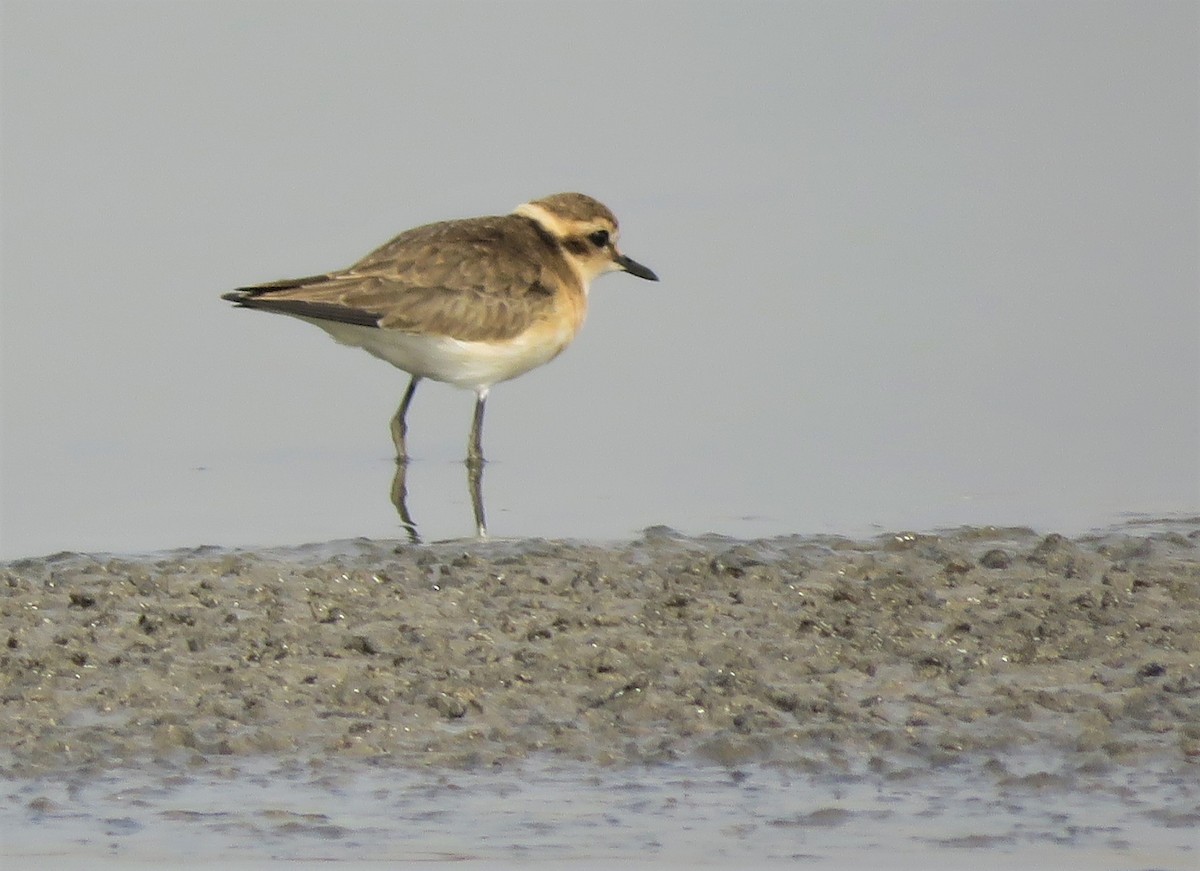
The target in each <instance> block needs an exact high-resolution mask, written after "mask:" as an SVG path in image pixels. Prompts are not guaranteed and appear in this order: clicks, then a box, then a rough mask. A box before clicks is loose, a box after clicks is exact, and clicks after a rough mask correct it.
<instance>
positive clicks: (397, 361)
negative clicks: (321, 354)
mask: <svg viewBox="0 0 1200 871" xmlns="http://www.w3.org/2000/svg"><path fill="white" fill-rule="evenodd" d="M300 320H303V321H308V322H309V323H310V324H314V325H316V326H318V327H320V328H321V329H323V330H324V331H325V332H327V333H329V335H331V336H333V338H334V339H335V340H336V341H338V342H340V343H341V344H343V345H353V346H354V347H357V348H362V349H363V350H364V351H366V352H367V353H369V354H373V355H374V356H376V357H378V358H379V359H381V360H386V361H387V362H389V363H391V364H392V365H393V366H395V367H396V368H398V369H403V370H404V371H405V372H408V373H409V374H411V375H418V376H420V377H421V378H429V379H432V380H434V381H443V382H445V383H447V384H453V385H455V386H456V387H465V388H468V389H470V390H476V391H478V390H482V389H486V388H488V387H491V386H492V385H493V384H498V383H499V382H501V381H508V380H509V379H510V378H516V377H517V376H518V375H524V374H525V373H526V372H528V371H529V370H530V369H535V368H537V367H538V366H541V365H543V364H545V363H549V362H550V361H551V360H553V359H554V358H555V357H557V356H558V355H559V353H561V352H562V350H563V348H565V347H566V346H567V345H568V344H569V343H570V341H571V339H572V338H573V335H572V334H571V332H570V331H569V330H567V329H566V328H564V329H563V330H562V331H561V332H548V331H544V330H539V331H537V333H536V334H535V333H534V332H532V331H531V332H528V333H525V334H524V335H523V336H518V337H517V338H516V339H510V340H509V341H506V342H464V341H462V340H460V339H450V338H445V337H440V336H422V335H418V334H415V333H406V332H403V331H401V330H385V329H381V328H379V327H364V326H359V325H357V324H342V323H338V322H336V321H325V320H317V319H315V318H300Z"/></svg>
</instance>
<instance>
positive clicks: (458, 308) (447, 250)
mask: <svg viewBox="0 0 1200 871" xmlns="http://www.w3.org/2000/svg"><path fill="white" fill-rule="evenodd" d="M573 280H574V277H573V276H572V275H571V273H570V270H569V268H568V267H567V265H566V262H565V260H564V259H563V257H562V254H561V252H560V251H559V249H558V247H557V243H555V242H554V240H552V239H550V238H548V237H546V236H545V235H544V234H542V233H541V232H539V230H538V229H537V228H536V225H534V224H533V223H532V222H530V221H526V220H525V219H523V218H519V217H513V216H504V217H496V218H482V219H476V220H469V221H446V222H442V223H439V224H429V225H426V226H424V227H417V228H415V229H412V230H408V231H407V232H404V233H401V234H400V235H399V236H397V237H396V238H394V239H392V240H391V241H390V242H388V243H386V244H385V245H383V246H381V247H380V248H378V249H376V250H375V251H373V252H371V253H370V254H368V255H367V256H366V257H364V258H363V259H362V260H359V261H358V262H357V263H355V264H354V265H353V266H351V267H350V268H349V269H347V270H345V271H343V272H335V273H330V274H328V275H316V276H309V277H307V278H302V279H291V280H283V281H274V282H270V283H268V284H262V285H256V286H254V287H244V288H240V289H239V290H237V291H235V292H233V293H231V294H226V296H225V298H226V299H231V300H232V301H234V302H236V303H238V304H239V305H241V306H244V307H246V308H259V309H264V310H267V311H275V312H280V313H283V314H291V315H296V316H299V317H311V318H318V319H323V320H332V321H340V322H342V323H351V324H361V325H366V326H378V327H381V328H384V329H393V330H403V331H405V332H411V333H420V334H437V335H445V336H451V337H453V338H456V339H461V340H464V341H502V340H504V339H510V338H513V337H515V336H517V335H520V334H521V333H522V332H524V331H525V330H527V329H529V328H530V327H531V326H532V325H533V324H535V323H536V322H537V321H538V320H540V319H542V318H544V317H548V316H549V315H550V313H551V312H552V311H553V309H554V305H555V301H554V292H553V288H554V287H555V286H557V285H558V284H560V283H562V282H564V281H566V282H570V281H573Z"/></svg>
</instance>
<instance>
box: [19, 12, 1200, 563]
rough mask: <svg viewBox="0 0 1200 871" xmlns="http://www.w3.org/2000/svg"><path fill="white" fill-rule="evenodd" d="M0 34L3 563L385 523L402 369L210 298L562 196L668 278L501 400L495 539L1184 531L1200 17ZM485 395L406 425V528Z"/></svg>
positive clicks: (869, 15)
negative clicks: (1164, 516)
mask: <svg viewBox="0 0 1200 871" xmlns="http://www.w3.org/2000/svg"><path fill="white" fill-rule="evenodd" d="M693 7H694V8H693ZM3 9H4V12H3V15H4V27H3V28H0V31H2V38H3V39H4V45H3V52H0V54H2V55H3V61H4V64H5V75H4V82H5V84H4V117H5V122H6V123H5V125H4V137H5V138H4V197H3V203H2V206H3V210H4V220H3V224H2V227H0V229H2V231H3V233H4V238H3V252H4V256H3V258H0V270H2V275H0V292H2V293H3V318H0V331H2V335H0V377H2V379H3V385H2V387H3V414H2V415H0V446H2V451H0V476H2V478H3V486H2V487H0V558H17V557H26V556H32V555H36V554H45V553H51V552H54V551H58V550H64V549H72V550H82V551H89V552H90V551H108V552H115V553H128V552H131V551H144V550H157V549H162V548H170V547H188V546H196V545H200V544H217V545H223V546H249V545H254V546H264V545H265V546H272V545H281V544H298V543H301V542H305V541H327V540H330V539H337V538H347V537H353V536H369V537H372V538H388V537H394V536H397V535H400V534H402V530H401V527H400V523H399V519H398V517H397V515H396V512H395V511H394V510H393V509H392V506H391V504H390V501H389V496H388V494H389V485H390V481H391V477H392V470H393V464H392V462H391V459H390V454H391V451H392V447H391V441H390V438H389V435H388V420H389V418H390V417H391V415H392V413H393V412H394V410H395V407H396V404H397V403H398V402H399V399H400V396H401V393H402V392H403V390H404V386H405V384H406V382H407V378H406V376H405V375H404V374H403V373H401V372H399V371H397V370H394V369H393V368H392V367H390V366H388V365H386V364H384V363H382V362H380V361H378V360H375V359H372V358H370V357H369V356H368V355H366V354H364V353H362V352H361V351H358V350H354V349H348V348H344V347H339V346H337V345H335V343H333V342H332V341H330V340H329V338H328V337H327V336H325V335H324V334H323V333H321V331H320V330H317V329H315V328H313V327H311V326H310V325H308V324H304V323H300V322H298V321H294V320H291V319H287V318H279V317H274V316H268V315H262V314H258V313H254V312H246V311H236V310H234V309H232V308H231V307H230V305H229V304H228V303H227V302H223V301H222V300H221V299H220V298H219V297H220V294H222V293H224V292H226V291H228V290H230V289H232V288H234V287H237V286H239V285H244V284H247V283H254V282H261V281H267V280H271V279H275V278H280V277H284V276H295V275H310V274H314V273H317V272H321V271H324V270H327V269H332V268H337V267H340V266H343V265H346V264H348V263H351V262H353V261H354V260H355V259H357V258H358V257H360V256H362V255H363V254H364V253H366V252H367V251H368V250H370V249H371V248H374V247H375V246H376V245H379V244H381V243H383V242H384V241H386V240H387V239H388V238H390V237H391V236H392V235H394V234H395V233H397V232H399V231H400V230H402V229H404V228H406V227H411V226H414V225H417V224H421V223H424V222H427V221H433V220H440V219H443V218H453V217H462V216H468V215H478V214H494V213H498V212H505V211H507V210H509V209H511V208H513V207H514V206H515V205H516V204H517V203H520V202H523V201H526V200H528V199H530V198H532V197H537V196H542V195H545V194H547V193H550V192H552V191H555V190H563V189H580V190H583V191H585V192H587V193H590V194H593V195H595V196H597V197H599V198H600V199H601V200H603V201H604V202H605V203H606V204H608V205H609V206H611V207H612V208H613V210H614V211H615V212H616V214H617V215H618V216H619V217H620V219H621V226H622V235H621V245H622V249H623V250H624V251H626V252H627V253H628V254H630V256H633V257H635V258H637V259H638V260H639V261H640V262H644V263H646V264H648V265H649V266H651V267H653V268H654V269H655V270H656V271H657V272H658V274H659V275H660V277H661V278H662V281H661V282H660V283H657V284H650V283H647V282H643V281H639V280H637V279H634V278H630V277H629V276H621V275H609V276H605V277H604V278H602V279H601V280H599V281H597V282H596V286H595V288H594V289H593V291H592V294H591V301H590V307H589V314H588V322H587V324H586V326H585V328H584V330H583V331H582V332H581V334H580V336H579V338H578V339H577V340H576V341H575V343H574V344H573V345H572V346H571V348H569V349H568V350H567V352H566V353H564V354H563V355H562V357H561V358H559V359H557V360H555V361H554V362H553V363H551V364H550V365H548V366H545V367H543V368H541V369H538V370H536V371H535V372H532V373H530V374H528V375H527V376H524V377H522V378H520V379H518V380H516V381H513V382H509V383H505V384H501V385H498V386H497V387H496V388H495V390H494V391H493V392H492V394H491V396H490V398H489V401H488V411H487V420H486V424H485V430H484V442H485V444H484V447H485V451H486V453H487V455H488V457H489V459H490V460H491V461H492V462H491V463H490V464H489V465H488V467H487V470H486V474H485V481H484V494H485V497H486V502H487V510H488V519H489V522H490V528H491V531H492V532H493V534H495V535H500V536H544V537H572V538H579V539H590V540H595V539H604V538H617V539H624V538H627V537H629V536H632V535H634V534H636V532H637V531H638V530H640V529H642V528H644V527H646V526H649V525H652V524H666V525H669V526H672V527H674V528H676V529H679V530H681V531H684V532H686V533H690V534H703V533H706V532H711V531H715V532H719V533H722V534H726V535H731V536H735V537H739V538H749V537H758V536H767V535H780V534H790V533H797V532H799V533H837V534H844V535H861V534H865V533H869V532H871V531H879V530H883V529H897V528H902V529H921V530H926V529H931V528H936V527H942V526H956V525H961V524H997V525H1012V524H1020V525H1027V526H1031V527H1033V528H1035V529H1038V530H1040V531H1044V532H1050V531H1057V532H1061V533H1064V534H1077V533H1080V532H1084V531H1087V530H1089V529H1093V528H1096V527H1101V526H1105V525H1108V524H1110V523H1114V522H1117V521H1119V520H1120V519H1122V517H1123V515H1124V514H1125V513H1126V512H1149V513H1152V514H1161V513H1171V512H1189V511H1190V512H1195V511H1197V510H1200V406H1198V405H1197V403H1198V402H1200V367H1198V366H1197V360H1196V353H1195V348H1196V341H1195V340H1196V334H1195V326H1196V323H1197V320H1198V317H1200V311H1198V309H1197V305H1198V300H1200V298H1198V297H1197V294H1196V286H1197V281H1198V276H1197V260H1196V257H1195V239H1196V235H1197V224H1196V221H1197V216H1196V208H1195V204H1196V202H1197V200H1198V198H1200V196H1198V192H1197V181H1196V180H1197V179H1198V178H1200V175H1198V174H1197V173H1196V172H1195V155H1196V153H1197V150H1198V148H1197V141H1196V136H1197V130H1200V125H1198V124H1197V106H1198V105H1200V101H1197V99H1196V93H1195V76H1194V74H1193V73H1194V57H1195V54H1196V51H1195V45H1194V34H1195V27H1194V23H1195V22H1194V16H1193V15H1192V10H1191V8H1190V7H1189V6H1188V5H1187V4H1164V5H1160V6H1159V8H1158V9H1157V14H1155V15H1153V16H1147V15H1144V14H1141V10H1140V9H1139V8H1137V6H1136V5H1131V4H1070V3H1060V4H1045V5H1041V4H1039V8H1038V9H1037V11H1036V14H1032V13H1031V12H1030V10H1029V9H1027V8H1026V7H1025V6H1023V5H1014V4H1003V3H1000V4H995V3H992V4H977V3H962V4H944V5H943V4H891V3H869V2H867V3H841V4H821V3H815V4H810V3H778V4H761V5H760V6H759V7H758V8H757V9H756V14H755V15H753V16H746V15H741V14H740V13H739V12H738V11H737V10H736V9H735V8H734V6H733V5H731V4H724V3H704V4H689V8H688V14H687V15H686V16H680V14H679V10H678V8H677V7H676V5H674V4H669V3H667V4H649V5H647V4H626V5H622V6H621V7H620V9H619V10H614V12H613V14H612V15H611V16H602V17H601V18H600V19H598V17H597V16H596V15H595V14H594V13H593V11H592V9H591V8H590V7H589V6H586V5H583V4H567V5H564V4H561V3H533V2H530V3H520V4H507V3H506V4H495V5H491V4H481V5H479V7H478V8H477V9H475V10H474V11H473V15H474V16H475V20H476V21H477V22H478V25H479V26H478V27H476V28H471V29H467V30H464V28H463V27H462V22H461V16H460V12H459V10H457V9H456V8H455V7H453V6H446V7H443V6H441V5H439V4H428V5H426V6H422V7H421V8H420V9H419V10H418V9H415V8H410V7H409V6H408V5H407V4H401V5H391V4H363V5H361V6H357V7H355V8H354V9H348V8H346V7H345V5H344V4H339V3H328V4H309V5H305V6H304V7H303V8H298V9H296V10H295V11H294V14H293V15H292V16H290V17H289V19H288V22H287V33H288V40H289V41H290V44H292V45H296V46H304V48H303V49H299V50H296V51H291V52H285V53H282V54H280V56H278V57H275V58H272V61H271V63H270V64H268V65H266V66H265V67H264V59H263V52H262V46H263V45H264V44H275V43H276V42H277V40H278V39H279V28H280V26H281V25H280V22H279V20H278V16H277V10H276V8H275V5H274V4H271V3H260V4H251V5H249V6H248V5H247V4H245V3H244V2H240V0H239V2H227V3H221V2H217V0H212V2H208V3H204V4H178V3H160V4H151V5H150V6H146V5H145V4H137V3H120V2H117V3H105V4H86V3H76V4H47V3H6V4H4V7H3ZM601 19H602V20H601ZM1080 33H1087V34H1089V38H1088V39H1087V40H1080V39H1079V38H1078V35H1079V34H1080ZM731 34H735V35H736V38H733V37H731ZM530 39H536V40H537V43H538V46H539V49H538V50H537V51H530V50H529V48H528V41H529V40H530ZM616 46H620V51H619V52H618V51H617V50H616V49H615V47H616ZM1014 57H1020V58H1021V59H1022V61H1021V64H1019V65H1014V64H1012V63H1008V62H1006V59H1009V58H1014ZM1114 57H1120V58H1123V59H1124V62H1123V63H1121V64H1114V63H1112V58H1114ZM215 58H219V59H220V61H219V62H215V61H214V59H215ZM581 58H583V60H582V61H581ZM1002 61H1005V62H1002ZM548 69H553V70H555V71H556V73H555V74H554V75H547V74H546V70H548ZM596 70H603V71H604V73H603V78H604V85H603V87H597V83H596ZM147 71H154V72H153V74H148V72H147ZM1048 83H1053V85H1052V86H1049V85H1048ZM380 95H389V96H388V97H386V98H384V97H380ZM517 95H519V99H517V98H516V96H517ZM581 95H588V96H587V98H586V99H584V98H581ZM389 99H390V100H391V101H392V102H390V103H389V102H388V100H389ZM381 101H382V102H381ZM447 103H448V104H450V105H454V106H456V107H457V108H456V110H455V111H453V112H447V111H445V110H444V106H445V105H446V104H447ZM383 105H388V106H389V107H390V108H389V109H388V110H381V108H380V107H381V106H383ZM98 107H103V111H100V110H99V109H98ZM314 119H320V122H319V123H315V120H314ZM551 126H552V127H553V130H554V133H553V135H552V136H549V137H547V136H546V135H544V133H542V134H541V135H537V136H532V137H531V134H530V131H546V130H547V129H548V128H549V127H551ZM347 131H354V133H353V134H351V135H348V134H347ZM481 133H482V134H484V135H481ZM48 264H53V267H52V268H50V267H49V266H48ZM1155 385H1169V386H1170V389H1165V388H1164V389H1157V388H1155V389H1151V388H1152V387H1154V386H1155ZM472 403H473V400H472V396H471V395H470V394H469V393H466V392H462V391H455V390H452V389H450V388H447V387H444V386H442V385H437V384H424V385H422V388H421V390H420V392H419V393H418V394H417V397H416V401H415V403H414V405H413V407H412V411H411V417H410V424H411V430H410V439H411V448H412V451H413V453H414V455H415V457H416V461H415V462H414V464H413V467H412V470H411V480H410V481H409V496H410V500H409V502H410V505H409V507H410V508H411V510H412V513H413V516H414V517H415V519H416V521H417V523H418V526H419V528H420V529H421V532H422V534H423V536H424V538H425V539H427V540H437V539H442V538H447V537H457V536H462V535H469V534H471V533H472V532H473V529H474V526H473V523H472V518H471V505H470V501H469V498H468V495H467V482H466V476H465V474H464V470H463V467H462V464H461V459H462V457H463V456H464V452H465V443H466V436H467V429H468V427H469V424H470V419H471V410H472Z"/></svg>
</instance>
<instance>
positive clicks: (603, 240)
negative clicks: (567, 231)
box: [588, 230, 608, 248]
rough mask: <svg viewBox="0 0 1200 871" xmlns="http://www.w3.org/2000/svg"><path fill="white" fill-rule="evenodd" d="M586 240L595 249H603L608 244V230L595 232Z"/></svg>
mask: <svg viewBox="0 0 1200 871" xmlns="http://www.w3.org/2000/svg"><path fill="white" fill-rule="evenodd" d="M588 240H589V241H590V242H591V243H592V244H593V245H595V246H596V247H597V248H603V247H604V246H605V245H607V244H608V230H597V231H596V232H595V233H592V234H591V235H590V236H588Z"/></svg>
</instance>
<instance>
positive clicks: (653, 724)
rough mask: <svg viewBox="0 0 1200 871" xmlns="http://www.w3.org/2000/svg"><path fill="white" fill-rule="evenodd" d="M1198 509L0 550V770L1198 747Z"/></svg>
mask: <svg viewBox="0 0 1200 871" xmlns="http://www.w3.org/2000/svg"><path fill="white" fill-rule="evenodd" d="M1198 548H1200V518H1198V519H1191V520H1186V521H1174V522H1171V523H1166V524H1160V525H1158V526H1153V527H1151V526H1147V527H1144V528H1139V527H1130V528H1127V529H1123V530H1121V531H1118V532H1113V533H1109V534H1104V535H1096V536H1090V537H1082V538H1078V539H1074V540H1072V539H1067V538H1063V537H1062V536H1058V535H1042V534H1037V533H1034V532H1033V531H1031V530H1027V529H995V528H969V529H959V530H953V531H949V532H945V533H939V534H936V535H920V534H897V535H887V536H882V537H880V538H877V539H873V540H868V541H853V540H849V539H843V538H836V537H820V538H810V537H789V538H777V539H770V540H762V541H750V542H739V541H732V540H729V539H724V538H720V537H715V536H713V537H704V538H688V537H684V536H681V535H679V534H676V533H674V532H672V531H671V530H669V529H665V528H652V529H649V530H647V531H646V532H645V533H644V534H643V535H642V536H641V537H640V538H639V539H637V540H635V541H632V542H629V543H624V544H618V545H606V546H602V545H594V544H580V543H572V542H560V541H542V540H530V541H520V542H506V541H481V542H455V543H444V544H435V545H426V546H414V545H408V544H402V543H398V542H381V541H350V542H337V543H333V544H326V545H320V546H310V547H305V548H295V549H290V550H286V551H283V550H279V551H270V550H263V551H256V552H243V551H238V552H230V551H224V550H218V549H209V548H202V549H198V550H192V551H179V552H172V553H169V554H159V555H155V556H153V557H147V558H119V557H111V556H97V555H86V554H75V553H62V554H56V555H53V556H49V557H45V558H39V559H23V560H17V561H13V562H9V563H6V564H3V565H0V591H2V595H0V640H2V641H3V647H2V648H0V663H2V667H0V711H2V714H3V719H4V723H5V739H4V741H3V744H2V746H0V773H2V774H4V775H6V776H10V777H21V778H23V777H37V776H43V775H47V774H53V773H56V772H65V771H75V772H86V771H100V770H104V769H108V768H113V767H120V766H131V765H141V764H146V763H151V762H156V763H158V764H161V765H167V766H181V767H185V766H186V767H195V766H198V765H203V764H205V763H206V762H214V763H215V762H220V761H222V760H226V761H229V760H230V758H231V757H251V756H254V757H264V756H265V757H269V758H274V759H279V760H289V761H290V760H294V761H297V762H306V763H311V762H313V761H314V760H335V759H336V760H344V761H351V760H361V761H369V762H371V763H374V764H384V765H398V766H407V767H445V768H478V767H486V766H497V765H503V764H505V763H507V762H511V761H519V760H525V759H530V758H534V757H547V758H556V759H561V760H573V761H579V762H584V763H593V764H594V763H598V764H602V765H608V766H621V765H628V764H639V763H647V762H650V763H653V762H658V761H669V760H687V759H692V760H697V761H702V762H705V763H712V762H716V763H720V764H725V765H730V766H736V765H740V764H749V763H766V764H772V765H781V766H797V767H799V768H800V769H805V770H810V769H811V770H821V769H823V770H836V768H837V767H838V766H843V765H851V764H854V765H858V764H865V765H867V766H868V767H871V766H876V767H878V768H888V767H895V766H899V767H903V766H904V765H917V766H921V767H928V766H939V765H945V764H949V763H953V762H955V761H959V760H962V759H964V758H971V759H975V760H987V759H989V758H991V757H994V756H1002V755H1004V754H1008V753H1021V752H1025V751H1026V750H1028V749H1029V748H1031V747H1038V748H1041V749H1043V750H1045V751H1048V752H1052V753H1056V754H1061V755H1066V756H1067V757H1069V758H1070V759H1072V760H1074V761H1075V764H1076V765H1077V767H1079V768H1080V769H1081V770H1092V771H1100V770H1104V769H1105V767H1107V766H1114V765H1115V766H1121V765H1127V764H1135V763H1137V762H1138V761H1139V760H1143V759H1147V758H1150V757H1153V758H1154V759H1155V760H1156V764H1166V765H1167V767H1168V768H1184V769H1190V770H1193V771H1194V766H1196V765H1197V764H1200V560H1198V555H1200V550H1198Z"/></svg>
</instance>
